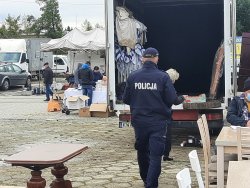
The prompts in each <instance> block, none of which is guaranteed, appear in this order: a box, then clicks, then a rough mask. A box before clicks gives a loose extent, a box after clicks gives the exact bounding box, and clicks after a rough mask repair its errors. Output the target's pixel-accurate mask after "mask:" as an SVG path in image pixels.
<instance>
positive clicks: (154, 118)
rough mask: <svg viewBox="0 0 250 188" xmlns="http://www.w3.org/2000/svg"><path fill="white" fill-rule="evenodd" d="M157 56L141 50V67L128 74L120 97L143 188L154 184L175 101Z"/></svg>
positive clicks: (155, 184)
mask: <svg viewBox="0 0 250 188" xmlns="http://www.w3.org/2000/svg"><path fill="white" fill-rule="evenodd" d="M158 55H159V53H158V51H157V50H156V49H155V48H147V49H146V50H145V51H144V53H143V59H142V60H143V66H142V68H141V69H139V70H137V71H134V72H133V73H131V74H130V75H129V77H128V79H127V83H126V88H125V91H124V96H123V101H124V103H125V104H128V105H130V111H131V115H132V116H131V117H132V118H131V123H132V126H133V127H134V132H135V138H136V144H135V149H136V150H137V160H138V165H139V170H140V176H141V178H142V180H143V182H144V186H145V187H146V188H156V187H158V178H159V176H160V173H161V158H162V155H163V152H164V149H165V139H166V131H167V122H169V121H171V106H172V104H173V103H174V102H175V101H176V100H177V95H176V91H175V88H174V86H173V84H172V82H171V80H170V78H169V76H168V75H167V74H166V73H164V72H162V71H160V70H159V69H158V67H157V63H158Z"/></svg>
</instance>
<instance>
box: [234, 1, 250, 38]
mask: <svg viewBox="0 0 250 188" xmlns="http://www.w3.org/2000/svg"><path fill="white" fill-rule="evenodd" d="M236 30H237V35H239V36H241V35H242V33H243V32H250V0H236Z"/></svg>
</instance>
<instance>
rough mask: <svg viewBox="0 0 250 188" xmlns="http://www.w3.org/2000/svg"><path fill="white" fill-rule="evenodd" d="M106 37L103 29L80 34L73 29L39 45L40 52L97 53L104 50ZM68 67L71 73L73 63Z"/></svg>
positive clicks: (77, 30) (73, 66)
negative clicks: (60, 36)
mask: <svg viewBox="0 0 250 188" xmlns="http://www.w3.org/2000/svg"><path fill="white" fill-rule="evenodd" d="M105 47H106V37H105V29H102V28H95V29H93V30H91V31H85V32H82V31H80V30H79V29H77V28H75V29H73V30H72V31H70V32H69V33H67V34H66V35H65V36H63V37H62V38H58V39H52V40H50V41H49V42H48V43H43V44H41V51H57V50H62V51H74V55H75V52H81V51H90V52H91V51H99V50H105ZM74 61H75V60H74V58H73V62H72V64H71V65H70V69H71V71H72V73H73V71H74V68H75V65H74V64H75V62H74Z"/></svg>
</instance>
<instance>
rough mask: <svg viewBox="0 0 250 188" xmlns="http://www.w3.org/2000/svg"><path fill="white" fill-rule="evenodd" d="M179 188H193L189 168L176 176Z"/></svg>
mask: <svg viewBox="0 0 250 188" xmlns="http://www.w3.org/2000/svg"><path fill="white" fill-rule="evenodd" d="M176 179H177V183H178V187H179V188H191V176H190V171H189V168H184V169H183V170H181V171H180V172H178V173H177V175H176Z"/></svg>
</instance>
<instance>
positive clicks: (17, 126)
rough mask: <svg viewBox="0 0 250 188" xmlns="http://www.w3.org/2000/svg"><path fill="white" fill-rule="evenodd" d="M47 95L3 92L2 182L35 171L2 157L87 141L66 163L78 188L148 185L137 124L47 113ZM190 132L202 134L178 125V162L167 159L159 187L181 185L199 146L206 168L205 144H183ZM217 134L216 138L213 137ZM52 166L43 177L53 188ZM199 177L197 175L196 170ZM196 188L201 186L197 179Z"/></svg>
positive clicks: (19, 181)
mask: <svg viewBox="0 0 250 188" xmlns="http://www.w3.org/2000/svg"><path fill="white" fill-rule="evenodd" d="M43 99H44V96H43V95H41V96H7V95H6V96H4V95H1V94H0V104H1V105H0V112H1V117H0V148H1V149H0V185H6V186H8V185H9V186H11V185H15V186H25V185H26V181H27V179H30V177H31V175H30V170H29V169H26V168H23V167H12V166H10V165H6V164H5V163H3V162H2V161H1V159H2V158H6V157H7V156H10V155H12V154H14V153H17V152H20V151H22V150H24V149H27V148H30V147H32V146H34V145H37V144H41V143H61V142H65V143H82V144H86V145H88V146H89V147H90V148H89V149H88V150H86V151H85V152H83V153H82V154H80V155H78V156H77V157H75V158H73V159H71V160H69V161H68V162H66V163H65V165H66V166H67V167H68V169H69V172H68V174H67V175H66V176H65V179H69V180H72V184H73V187H75V188H95V187H97V188H110V187H114V188H123V187H134V188H143V182H142V180H141V179H140V175H139V168H138V164H137V157H136V151H135V149H134V142H135V138H134V131H133V128H132V127H126V128H123V129H120V128H118V118H117V117H110V118H82V117H78V114H77V112H74V113H71V114H70V115H68V116H67V115H65V114H63V113H61V112H53V113H51V112H47V111H46V109H47V103H45V102H44V101H43ZM188 135H194V136H199V135H197V132H196V131H192V130H191V129H173V139H172V140H173V147H172V152H171V156H173V157H174V161H171V162H169V161H163V162H162V173H161V176H160V178H159V188H165V187H168V188H172V187H177V184H176V178H175V176H176V173H177V172H178V171H180V170H181V169H183V168H184V167H190V163H189V159H188V153H189V152H190V151H191V150H193V149H196V150H197V151H198V155H199V156H201V157H200V162H201V166H202V168H203V169H204V161H203V157H202V156H203V152H202V149H201V148H192V147H180V143H181V142H182V141H183V140H185V139H186V138H187V136H188ZM213 140H214V137H212V141H213ZM50 170H51V168H48V169H44V170H43V173H42V177H44V178H45V179H46V181H47V186H48V185H49V184H50V183H51V182H52V181H53V180H54V177H53V176H52V175H51V172H50ZM191 175H192V178H193V179H195V178H194V177H195V175H194V173H191ZM192 187H197V182H195V181H194V182H193V185H192Z"/></svg>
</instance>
